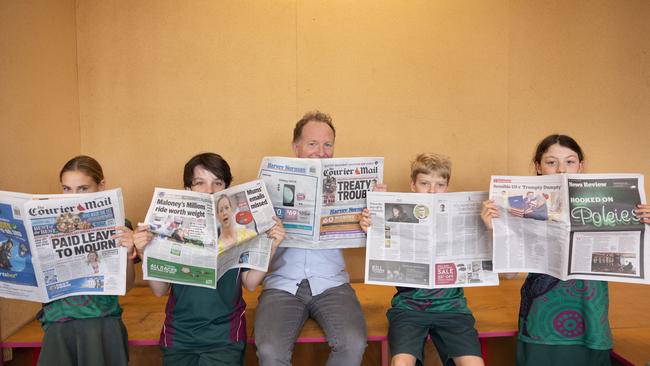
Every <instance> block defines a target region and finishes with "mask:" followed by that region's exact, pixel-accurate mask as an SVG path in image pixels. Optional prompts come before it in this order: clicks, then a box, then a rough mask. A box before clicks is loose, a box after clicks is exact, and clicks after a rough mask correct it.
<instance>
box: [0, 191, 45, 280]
mask: <svg viewBox="0 0 650 366" xmlns="http://www.w3.org/2000/svg"><path fill="white" fill-rule="evenodd" d="M0 282H4V283H10V284H16V285H25V286H33V287H38V284H37V282H36V275H35V273H34V265H33V264H32V252H31V250H30V248H29V242H28V240H27V232H26V230H25V226H24V224H23V221H22V220H17V219H15V218H14V213H13V207H12V206H11V205H8V204H3V203H0Z"/></svg>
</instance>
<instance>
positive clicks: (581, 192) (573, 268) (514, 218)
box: [490, 174, 650, 283]
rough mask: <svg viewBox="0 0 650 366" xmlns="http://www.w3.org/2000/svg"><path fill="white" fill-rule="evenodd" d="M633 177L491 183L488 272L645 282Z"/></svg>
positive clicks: (639, 199)
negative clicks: (495, 213)
mask: <svg viewBox="0 0 650 366" xmlns="http://www.w3.org/2000/svg"><path fill="white" fill-rule="evenodd" d="M643 187H644V177H643V176H642V175H639V174H557V175H544V176H533V177H526V176H493V177H492V180H491V184H490V198H491V199H493V200H494V201H495V204H496V205H497V207H498V208H499V211H500V217H499V218H496V219H493V227H494V231H493V240H494V269H495V271H496V272H535V273H545V274H548V275H551V276H553V277H556V278H559V279H561V280H570V279H586V280H600V281H613V282H629V283H650V280H649V279H648V273H647V264H650V257H649V255H648V253H647V251H646V250H645V247H646V242H647V240H648V239H647V238H646V235H645V234H646V225H644V224H643V223H641V222H640V220H639V219H638V218H637V217H636V215H635V213H634V209H635V208H636V205H638V204H639V203H645V202H646V198H645V192H644V190H643Z"/></svg>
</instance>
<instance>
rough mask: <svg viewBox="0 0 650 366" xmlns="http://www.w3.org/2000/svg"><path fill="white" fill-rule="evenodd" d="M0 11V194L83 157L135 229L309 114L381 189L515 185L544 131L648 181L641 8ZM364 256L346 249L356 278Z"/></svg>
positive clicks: (280, 145) (28, 7)
mask: <svg viewBox="0 0 650 366" xmlns="http://www.w3.org/2000/svg"><path fill="white" fill-rule="evenodd" d="M0 4H1V5H0V17H2V18H0V19H1V20H2V21H1V22H0V27H2V28H0V29H1V30H2V32H1V33H0V37H2V38H0V40H1V42H2V43H1V45H2V52H0V55H1V56H0V66H1V67H0V85H1V86H0V96H1V98H2V99H1V100H0V108H2V113H0V120H1V121H2V124H3V127H9V128H8V129H3V130H8V131H9V133H10V136H11V138H10V139H5V140H8V141H5V144H3V147H2V152H3V153H4V154H3V156H4V157H5V159H3V160H2V162H1V163H0V164H1V165H0V169H1V171H3V172H8V173H9V174H7V173H5V175H3V176H1V177H0V183H1V185H2V187H1V188H2V189H11V190H24V191H33V192H45V191H56V190H57V189H58V186H57V179H56V174H57V171H58V169H59V168H60V166H61V165H62V163H63V162H64V161H65V159H66V158H67V157H69V156H72V155H74V154H75V153H77V152H80V151H81V152H83V153H87V154H90V155H92V156H94V157H96V158H97V159H98V160H99V161H100V162H101V163H102V164H103V166H104V168H105V171H106V176H107V179H108V183H109V185H110V186H112V187H118V186H121V187H122V188H123V189H124V193H125V200H126V205H127V216H128V217H130V218H131V219H132V220H133V221H136V222H137V221H139V220H141V219H142V218H143V216H144V213H145V211H146V208H147V206H148V203H149V200H150V198H151V193H152V189H153V187H154V186H164V187H180V185H181V173H182V172H181V170H182V166H183V163H184V162H185V161H186V160H187V159H188V158H189V157H190V156H192V155H193V154H195V153H198V152H200V151H216V152H219V153H221V154H222V155H224V157H225V158H226V159H227V160H228V161H229V162H230V163H231V165H232V167H233V170H234V175H235V177H236V182H244V181H246V180H250V179H252V178H254V177H255V174H256V170H257V167H258V164H259V160H260V158H261V157H262V156H264V155H290V154H291V150H290V146H289V140H290V134H291V128H292V125H293V123H294V122H295V121H296V120H297V119H298V118H299V117H300V116H301V115H302V113H304V112H305V111H307V110H310V109H315V108H318V109H321V110H324V111H327V112H329V113H331V114H332V116H333V117H334V119H335V123H336V125H337V129H338V139H337V149H336V153H337V155H338V156H359V155H380V156H385V157H386V181H387V183H388V184H389V186H390V188H391V190H406V189H407V188H408V180H407V176H408V161H409V159H411V158H412V157H413V155H414V154H416V153H417V152H420V151H435V152H441V153H445V154H447V155H449V156H451V158H452V160H453V161H454V174H453V179H452V185H451V188H452V190H484V189H486V185H487V182H488V179H489V176H490V174H530V173H532V169H531V166H530V163H529V160H530V157H531V154H532V151H533V149H534V145H535V143H536V142H537V141H538V140H540V139H541V138H542V137H544V136H545V135H547V134H549V133H553V132H564V133H569V134H571V135H573V136H574V137H576V139H577V140H578V141H579V142H580V143H581V144H582V145H583V147H584V149H585V150H586V153H587V156H588V159H589V160H588V169H589V170H590V171H592V172H617V171H621V172H640V173H645V174H647V175H650V159H648V157H647V154H648V153H649V152H650V151H649V149H648V143H647V142H646V140H647V139H648V137H649V136H650V123H648V121H647V118H648V117H647V116H649V115H650V103H649V102H648V101H649V100H650V81H649V80H650V43H648V42H647V35H648V34H650V22H648V21H647V19H650V2H647V1H644V0H638V1H632V0H628V1H623V2H621V1H545V2H527V1H496V0H495V1H409V2H403V1H354V2H350V1H327V2H325V1H297V0H295V1H290V0H286V1H282V0H278V1H237V2H226V1H205V2H204V1H159V0H151V1H144V0H142V1H99V2H98V1H84V0H78V1H77V2H76V14H75V4H74V2H72V1H70V2H57V3H52V2H42V3H39V2H0ZM17 15H20V16H17ZM75 15H76V17H75ZM75 31H76V37H75ZM77 65H78V67H77ZM77 70H78V72H77ZM76 78H78V82H77V81H76ZM77 89H78V90H77ZM245 135H248V136H246V140H244V138H243V137H244V136H245ZM45 141H55V143H50V144H49V145H45V146H48V148H49V150H48V151H47V154H44V152H43V149H42V148H41V149H40V150H39V148H40V147H41V146H44V142H45ZM7 157H9V158H7ZM34 178H36V179H34ZM362 258H363V253H362V251H360V250H352V251H349V253H348V264H349V266H350V267H351V272H352V275H353V277H354V278H357V279H359V278H360V277H361V273H362ZM3 314H4V311H3Z"/></svg>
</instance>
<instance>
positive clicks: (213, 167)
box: [183, 153, 232, 188]
mask: <svg viewBox="0 0 650 366" xmlns="http://www.w3.org/2000/svg"><path fill="white" fill-rule="evenodd" d="M199 165H200V166H202V167H203V168H204V169H205V170H207V171H209V172H210V173H212V174H214V176H215V177H217V178H219V179H221V180H222V181H223V182H224V183H225V185H226V188H228V187H230V183H232V174H231V173H230V165H228V162H226V160H224V158H222V157H221V155H219V154H215V153H202V154H198V155H195V156H193V157H192V159H190V160H189V161H188V162H187V163H186V164H185V168H184V169H183V185H184V186H185V188H192V180H193V179H194V168H196V167H197V166H199Z"/></svg>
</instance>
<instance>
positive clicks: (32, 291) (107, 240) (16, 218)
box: [0, 189, 126, 302]
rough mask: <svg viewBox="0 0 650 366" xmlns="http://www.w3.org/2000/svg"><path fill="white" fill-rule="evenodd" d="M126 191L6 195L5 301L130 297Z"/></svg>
mask: <svg viewBox="0 0 650 366" xmlns="http://www.w3.org/2000/svg"><path fill="white" fill-rule="evenodd" d="M121 225H124V209H123V203H122V191H121V190H120V189H113V190H107V191H102V192H97V193H88V194H76V195H70V194H60V195H27V194H21V193H13V192H0V296H2V297H7V298H12V299H21V300H29V301H38V302H50V301H53V300H57V299H62V298H65V297H68V296H72V295H124V293H125V291H126V248H123V247H121V246H120V245H119V240H118V239H111V237H112V236H113V234H115V232H116V231H115V227H116V226H121Z"/></svg>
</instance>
